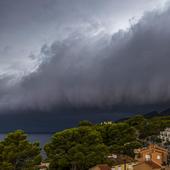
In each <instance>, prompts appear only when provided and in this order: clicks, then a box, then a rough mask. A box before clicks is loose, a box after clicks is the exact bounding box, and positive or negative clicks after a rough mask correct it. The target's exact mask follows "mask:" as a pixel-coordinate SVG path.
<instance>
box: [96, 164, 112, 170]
mask: <svg viewBox="0 0 170 170" xmlns="http://www.w3.org/2000/svg"><path fill="white" fill-rule="evenodd" d="M97 167H99V168H100V170H111V168H110V167H109V166H108V165H107V164H101V165H97Z"/></svg>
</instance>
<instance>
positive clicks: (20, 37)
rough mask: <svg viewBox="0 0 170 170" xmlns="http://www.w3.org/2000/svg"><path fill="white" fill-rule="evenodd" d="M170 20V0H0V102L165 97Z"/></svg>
mask: <svg viewBox="0 0 170 170" xmlns="http://www.w3.org/2000/svg"><path fill="white" fill-rule="evenodd" d="M169 23H170V8H169V1H168V0H140V1H138V0H0V109H4V108H11V109H17V110H18V109H22V108H23V109H41V110H46V109H50V108H51V107H55V108H65V107H76V108H77V107H78V108H88V107H89V108H91V107H92V108H93V107H94V108H96V107H97V108H108V107H113V106H115V107H116V106H124V105H128V106H132V107H133V105H135V106H136V105H140V106H145V105H161V104H162V105H163V104H167V103H169V102H170V78H169V72H170V67H169V64H170V56H169V55H170V50H169V44H170V24H169ZM120 111H121V110H120Z"/></svg>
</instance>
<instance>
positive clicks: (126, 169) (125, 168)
mask: <svg viewBox="0 0 170 170" xmlns="http://www.w3.org/2000/svg"><path fill="white" fill-rule="evenodd" d="M89 170H133V165H132V164H129V163H126V164H124V163H123V164H119V165H114V166H111V167H109V166H108V165H107V164H101V165H96V166H94V167H92V168H90V169H89Z"/></svg>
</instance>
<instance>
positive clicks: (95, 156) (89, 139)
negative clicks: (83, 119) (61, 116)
mask: <svg viewBox="0 0 170 170" xmlns="http://www.w3.org/2000/svg"><path fill="white" fill-rule="evenodd" d="M45 151H46V153H47V156H48V158H49V160H50V169H51V170H54V169H61V170H62V169H81V170H85V169H88V168H90V167H91V166H94V165H96V164H98V163H104V162H106V161H107V155H108V154H109V151H108V148H107V146H106V145H104V144H103V141H102V137H101V134H100V133H99V132H98V131H96V130H95V129H94V128H92V127H89V126H80V127H79V128H73V129H68V130H64V131H63V132H58V133H56V134H55V135H54V136H53V138H52V140H51V142H50V143H49V144H47V145H46V146H45Z"/></svg>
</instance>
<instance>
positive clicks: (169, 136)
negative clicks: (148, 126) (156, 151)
mask: <svg viewBox="0 0 170 170" xmlns="http://www.w3.org/2000/svg"><path fill="white" fill-rule="evenodd" d="M159 138H160V139H161V140H162V143H163V144H164V143H166V142H170V128H166V129H165V130H164V131H161V132H160V135H159Z"/></svg>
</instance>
